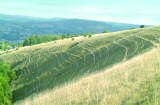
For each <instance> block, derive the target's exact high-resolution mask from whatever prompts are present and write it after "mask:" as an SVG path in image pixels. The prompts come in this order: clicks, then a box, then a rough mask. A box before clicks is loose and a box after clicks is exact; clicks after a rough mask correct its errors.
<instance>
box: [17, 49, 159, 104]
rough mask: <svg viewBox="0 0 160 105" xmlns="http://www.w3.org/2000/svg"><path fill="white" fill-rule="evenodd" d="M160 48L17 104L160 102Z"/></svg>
mask: <svg viewBox="0 0 160 105" xmlns="http://www.w3.org/2000/svg"><path fill="white" fill-rule="evenodd" d="M159 52H160V49H159V48H156V49H154V50H152V51H150V52H147V53H145V54H143V55H140V56H137V57H135V58H133V59H131V60H129V61H127V62H125V63H121V64H118V65H116V66H114V67H113V68H110V69H108V70H106V71H104V72H101V73H97V74H92V75H90V76H89V77H84V78H82V79H81V80H79V81H78V82H76V83H72V84H68V85H66V86H64V87H60V88H59V89H54V90H48V91H45V92H42V93H40V94H37V95H35V96H32V97H29V98H27V99H26V100H23V101H20V102H17V103H15V104H16V105H120V104H122V105H124V104H127V105H133V104H134V105H159V104H160V94H159V93H160V53H159Z"/></svg>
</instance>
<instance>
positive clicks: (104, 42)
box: [0, 27, 160, 103]
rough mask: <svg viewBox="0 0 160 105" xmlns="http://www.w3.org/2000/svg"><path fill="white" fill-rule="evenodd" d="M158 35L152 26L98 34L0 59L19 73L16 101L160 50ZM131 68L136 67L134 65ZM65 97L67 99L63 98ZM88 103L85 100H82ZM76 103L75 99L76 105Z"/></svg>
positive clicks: (158, 28)
mask: <svg viewBox="0 0 160 105" xmlns="http://www.w3.org/2000/svg"><path fill="white" fill-rule="evenodd" d="M159 33H160V27H153V28H145V29H134V30H126V31H120V32H113V33H107V34H97V35H93V37H90V38H88V37H83V36H81V37H75V38H74V40H71V39H64V40H58V41H56V42H49V43H44V44H39V45H34V46H28V47H22V48H20V49H19V50H15V51H11V52H7V53H2V54H1V55H0V59H2V60H4V61H5V62H8V63H10V64H11V65H12V68H13V69H14V70H15V71H16V72H17V79H16V80H15V81H14V82H13V83H12V88H13V90H14V102H16V101H19V100H23V99H26V98H27V97H29V96H31V97H34V95H36V94H41V93H42V92H45V91H50V90H51V91H52V89H56V88H58V87H63V86H64V85H66V84H70V83H72V82H74V81H77V80H79V79H81V78H83V77H84V76H89V75H91V74H94V73H97V72H102V71H105V70H106V69H107V68H111V67H114V65H117V64H118V63H123V62H125V61H127V60H129V59H131V58H133V57H135V56H137V55H139V54H142V53H144V52H146V51H149V50H151V49H153V48H159V43H160V34H159ZM146 63H147V62H146ZM127 67H128V66H127ZM127 67H126V69H127ZM131 67H133V68H134V66H132V65H131ZM131 67H129V68H131ZM137 67H138V66H137ZM143 67H145V65H143ZM123 69H124V68H123ZM126 69H125V70H126ZM139 69H141V68H139ZM139 69H138V70H139ZM127 70H130V69H127ZM142 70H143V69H142ZM106 71H108V69H107V70H106ZM123 71H124V70H122V72H123ZM124 72H125V71H124ZM132 72H134V71H132ZM142 72H143V71H142ZM120 73H121V72H120ZM135 73H136V72H135ZM95 75H96V74H95ZM121 75H123V73H122V74H121ZM88 78H90V77H88ZM117 79H118V78H117ZM82 80H83V79H82ZM112 80H113V82H114V81H116V79H115V80H114V79H112ZM133 81H134V79H133ZM111 82H112V81H111ZM122 82H123V81H122ZM142 82H143V81H142ZM142 82H141V83H142ZM79 85H81V84H79ZM82 85H83V84H82ZM84 85H85V84H84ZM115 85H116V84H115ZM124 85H125V84H124ZM104 86H105V85H104ZM111 86H112V85H111ZM126 86H127V85H126ZM71 87H72V86H71ZM88 89H90V88H88ZM91 89H92V88H91ZM104 89H105V87H104ZM62 90H63V88H62ZM115 91H116V90H115ZM86 92H87V91H86ZM88 92H90V90H88ZM66 94H68V93H66ZM77 94H78V93H77ZM88 94H90V93H88ZM64 95H65V94H64ZM97 95H98V94H97ZM77 97H78V96H77ZM62 98H63V99H64V100H65V99H66V100H67V98H64V97H63V95H62ZM86 100H87V98H86ZM86 100H85V97H84V99H82V101H86ZM74 101H75V100H74V99H73V103H74ZM80 101H81V100H80ZM91 101H92V100H91ZM93 101H94V100H93ZM64 102H65V101H64ZM124 102H125V101H124ZM80 103H81V102H80ZM82 103H83V102H82Z"/></svg>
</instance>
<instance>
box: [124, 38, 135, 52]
mask: <svg viewBox="0 0 160 105" xmlns="http://www.w3.org/2000/svg"><path fill="white" fill-rule="evenodd" d="M125 40H127V41H130V42H133V43H135V46H136V49H135V50H134V52H133V54H136V52H137V51H138V42H137V41H134V40H132V39H129V38H127V39H125Z"/></svg>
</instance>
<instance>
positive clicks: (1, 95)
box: [0, 61, 15, 105]
mask: <svg viewBox="0 0 160 105" xmlns="http://www.w3.org/2000/svg"><path fill="white" fill-rule="evenodd" d="M14 77H15V72H14V71H13V70H11V67H10V65H8V64H6V63H4V62H2V61H0V105H10V104H11V103H12V89H11V86H10V84H11V80H12V79H13V78H14Z"/></svg>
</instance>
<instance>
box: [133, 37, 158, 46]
mask: <svg viewBox="0 0 160 105" xmlns="http://www.w3.org/2000/svg"><path fill="white" fill-rule="evenodd" d="M135 37H137V38H140V39H142V40H144V41H147V42H150V43H152V44H153V45H154V46H155V47H157V46H158V44H157V43H155V42H153V41H152V40H149V39H147V38H144V37H142V36H139V35H135Z"/></svg>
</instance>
